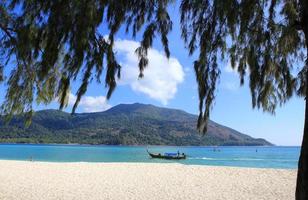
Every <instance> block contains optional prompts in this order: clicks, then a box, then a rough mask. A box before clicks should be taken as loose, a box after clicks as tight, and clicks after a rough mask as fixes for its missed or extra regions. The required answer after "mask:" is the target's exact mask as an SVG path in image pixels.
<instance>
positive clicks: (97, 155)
mask: <svg viewBox="0 0 308 200" xmlns="http://www.w3.org/2000/svg"><path fill="white" fill-rule="evenodd" d="M148 149H149V150H150V151H151V152H154V153H164V152H177V151H178V150H179V151H180V152H181V153H182V152H184V153H185V154H187V155H188V158H187V159H186V160H181V161H166V160H159V159H151V158H149V156H148V154H147V152H146V147H145V146H89V145H30V144H0V159H2V160H29V159H30V158H31V157H32V158H33V159H34V160H35V161H48V162H147V163H149V162H150V163H153V162H155V163H157V162H160V163H182V164H187V165H215V166H236V167H256V168H281V169H295V168H297V162H298V158H299V152H300V147H170V146H168V147H167V146H149V147H148Z"/></svg>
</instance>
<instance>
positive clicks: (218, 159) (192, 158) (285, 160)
mask: <svg viewBox="0 0 308 200" xmlns="http://www.w3.org/2000/svg"><path fill="white" fill-rule="evenodd" d="M188 159H190V160H214V161H215V160H216V161H275V162H297V161H298V160H295V159H264V158H209V157H188Z"/></svg>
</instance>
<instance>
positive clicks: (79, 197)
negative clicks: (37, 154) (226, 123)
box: [0, 161, 296, 200]
mask: <svg viewBox="0 0 308 200" xmlns="http://www.w3.org/2000/svg"><path fill="white" fill-rule="evenodd" d="M295 183H296V170H278V169H253V168H236V167H214V166H191V165H181V164H158V163H157V164H150V163H51V162H30V161H0V199H1V200H17V199H18V200H51V199H52V200H60V199H76V200H94V199H95V200H96V199H99V200H102V199H119V200H120V199H121V200H126V199H145V200H152V199H153V200H154V199H157V200H164V199H183V200H189V199H194V200H196V199H202V200H205V199H209V200H216V199H227V200H233V199H234V200H241V199H243V200H253V199H256V200H261V199H264V200H271V199H275V200H284V199H286V200H290V199H294V192H295Z"/></svg>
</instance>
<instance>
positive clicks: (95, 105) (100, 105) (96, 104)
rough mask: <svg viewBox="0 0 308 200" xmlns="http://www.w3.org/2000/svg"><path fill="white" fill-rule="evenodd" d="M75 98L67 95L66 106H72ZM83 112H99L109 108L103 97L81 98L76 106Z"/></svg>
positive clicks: (72, 95)
mask: <svg viewBox="0 0 308 200" xmlns="http://www.w3.org/2000/svg"><path fill="white" fill-rule="evenodd" d="M76 98H77V97H76V96H75V95H74V94H72V93H70V95H69V101H68V105H69V106H73V105H74V103H75V101H76ZM78 107H79V108H82V110H83V111H84V112H100V111H105V110H108V109H109V108H111V105H109V104H108V101H107V99H106V97H105V96H83V97H82V98H81V100H80V102H79V105H78Z"/></svg>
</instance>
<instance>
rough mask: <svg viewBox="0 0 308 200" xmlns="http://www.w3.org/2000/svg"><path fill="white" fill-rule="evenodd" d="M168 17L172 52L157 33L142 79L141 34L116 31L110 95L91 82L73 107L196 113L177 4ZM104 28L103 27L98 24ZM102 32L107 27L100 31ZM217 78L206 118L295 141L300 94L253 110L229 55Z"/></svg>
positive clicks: (194, 90)
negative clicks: (267, 109)
mask: <svg viewBox="0 0 308 200" xmlns="http://www.w3.org/2000/svg"><path fill="white" fill-rule="evenodd" d="M169 12H170V13H171V18H172V20H173V22H174V23H173V30H172V32H171V33H170V34H169V36H168V38H169V47H170V51H171V57H170V58H169V60H168V59H167V58H166V57H165V55H164V52H163V48H162V46H161V44H160V41H159V39H160V38H159V37H157V38H156V39H155V41H154V45H153V48H152V49H151V50H150V51H149V55H148V57H149V65H148V67H147V68H146V69H145V71H144V78H142V79H138V73H139V71H138V59H137V57H136V54H135V53H134V51H135V49H136V48H137V47H138V45H139V43H138V41H140V38H141V35H140V34H139V35H137V37H136V38H132V37H131V34H126V33H125V31H124V30H120V31H119V33H118V34H117V35H116V42H115V47H114V48H115V51H116V55H117V59H118V61H119V62H120V63H121V66H122V70H121V79H120V80H118V86H117V88H116V90H115V91H114V93H113V95H112V97H111V99H110V100H109V101H107V100H106V97H105V96H106V93H107V90H106V89H105V87H104V85H103V84H97V83H96V82H95V81H93V82H92V83H91V84H90V85H89V87H88V90H87V93H86V94H85V96H84V97H83V98H82V99H81V102H80V103H79V107H78V109H77V112H99V111H104V110H107V109H109V108H111V107H112V106H115V105H118V104H121V103H135V102H139V103H144V104H153V105H156V106H160V107H166V108H177V109H181V110H184V111H186V112H188V113H192V114H198V103H199V101H198V94H197V84H196V81H195V75H194V69H193V61H194V59H195V55H192V56H188V51H187V50H186V49H185V46H184V44H183V41H182V40H181V36H180V27H179V24H178V22H179V13H178V8H177V6H176V5H175V6H173V7H170V8H169ZM102 29H103V28H102ZM101 32H102V33H103V34H107V33H108V32H104V31H103V30H102V31H101ZM219 65H220V69H221V77H220V80H219V83H218V90H217V94H216V99H215V103H214V106H213V110H212V111H211V115H210V119H211V120H213V121H215V122H217V123H220V124H222V125H225V126H228V127H230V128H233V129H235V130H237V131H240V132H242V133H244V134H248V135H250V136H252V137H256V138H265V139H267V140H268V141H270V142H272V143H274V144H276V145H286V146H293V145H300V144H301V140H302V133H303V124H304V99H303V98H298V97H293V98H292V99H291V100H289V101H288V102H287V103H286V104H284V105H283V106H282V107H278V108H277V110H276V114H275V115H272V114H269V113H264V112H263V111H262V110H257V109H252V105H251V96H250V90H249V88H248V81H246V83H245V85H244V86H241V87H240V86H239V75H238V74H237V73H236V72H235V71H234V70H232V68H231V67H230V63H229V62H228V60H223V61H220V63H219ZM79 84H80V80H76V82H75V83H74V84H73V86H72V93H71V94H70V99H69V106H68V107H67V108H66V109H65V110H66V111H67V112H70V111H71V108H72V105H73V103H74V101H75V99H76V96H75V95H74V94H75V93H76V91H77V89H78V86H79ZM4 96H5V86H3V85H0V102H1V101H3V97H4ZM34 108H35V110H41V109H47V108H58V104H57V103H56V102H53V103H51V104H50V105H35V106H34Z"/></svg>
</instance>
